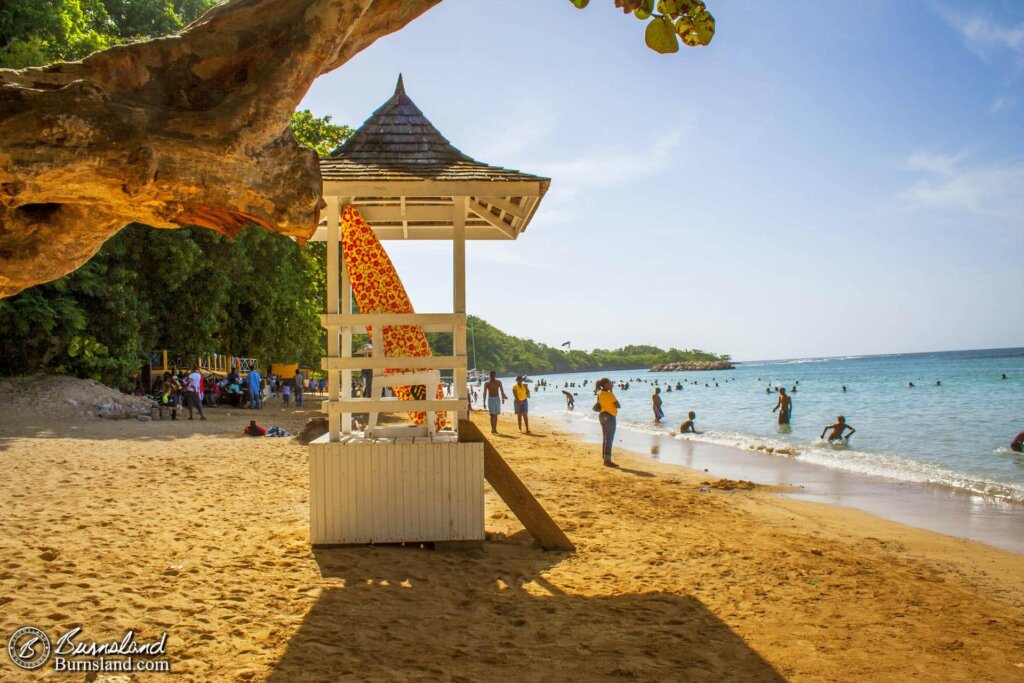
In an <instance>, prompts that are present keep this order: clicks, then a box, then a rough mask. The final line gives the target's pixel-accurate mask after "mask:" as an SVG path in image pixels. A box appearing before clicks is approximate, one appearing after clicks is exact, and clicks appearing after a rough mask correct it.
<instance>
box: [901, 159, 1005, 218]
mask: <svg viewBox="0 0 1024 683" xmlns="http://www.w3.org/2000/svg"><path fill="white" fill-rule="evenodd" d="M965 157H966V155H965V154H962V153H961V154H958V155H955V156H945V155H941V154H932V153H928V152H916V153H914V154H911V155H910V156H909V157H908V158H907V161H906V167H907V168H908V169H910V170H914V171H919V172H921V173H922V174H923V175H924V177H922V178H920V179H919V180H918V181H917V182H916V183H914V184H913V185H911V186H910V187H909V188H907V189H906V190H904V191H903V192H902V197H903V198H904V199H905V200H908V201H910V202H911V203H914V204H917V205H919V206H924V207H928V208H933V209H944V210H948V211H962V212H965V213H968V214H971V215H973V216H974V217H976V218H978V219H980V220H981V221H982V223H981V224H979V226H978V227H982V226H983V224H984V223H986V222H987V223H988V224H990V225H992V226H993V227H997V228H1001V229H1007V228H1009V229H1013V230H1024V162H1020V161H1009V162H1002V163H990V164H965V163H964V159H965Z"/></svg>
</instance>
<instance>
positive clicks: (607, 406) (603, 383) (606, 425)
mask: <svg viewBox="0 0 1024 683" xmlns="http://www.w3.org/2000/svg"><path fill="white" fill-rule="evenodd" d="M594 407H595V408H596V409H597V410H598V412H599V415H598V416H597V419H598V421H599V422H600V423H601V455H602V456H603V457H604V466H605V467H618V464H617V463H614V462H612V444H613V443H614V442H615V421H616V416H617V415H618V414H619V408H621V407H622V406H620V405H619V400H618V399H617V398H615V394H613V393H612V381H611V380H610V379H608V378H607V377H602V378H601V379H599V380H598V381H597V405H595V406H594Z"/></svg>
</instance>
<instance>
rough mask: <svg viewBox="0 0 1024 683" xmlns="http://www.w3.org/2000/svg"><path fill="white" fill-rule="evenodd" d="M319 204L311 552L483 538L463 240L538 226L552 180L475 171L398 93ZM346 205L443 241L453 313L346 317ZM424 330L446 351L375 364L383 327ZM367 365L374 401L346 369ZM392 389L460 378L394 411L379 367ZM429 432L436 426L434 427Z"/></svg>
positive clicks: (347, 153) (328, 173)
mask: <svg viewBox="0 0 1024 683" xmlns="http://www.w3.org/2000/svg"><path fill="white" fill-rule="evenodd" d="M320 170H321V174H322V176H323V182H324V188H323V189H324V192H323V194H324V200H325V201H326V202H327V208H326V211H325V212H324V217H325V221H324V222H323V223H322V224H321V227H320V228H319V229H318V230H317V232H316V234H315V235H314V237H313V239H314V240H326V242H327V313H326V315H324V316H323V321H322V322H323V326H324V327H325V328H326V329H327V357H326V358H324V359H323V363H322V366H323V368H324V369H325V370H326V371H327V383H328V388H329V389H328V400H327V401H324V403H323V410H324V412H326V413H327V415H328V423H329V431H328V433H327V434H325V435H324V436H322V437H321V438H319V439H317V440H316V441H313V442H312V443H311V444H310V458H309V461H310V475H309V482H310V536H311V539H312V543H313V544H314V545H344V544H362V543H400V542H460V541H474V542H479V541H482V540H483V538H484V496H483V493H484V446H483V444H482V443H460V442H459V440H458V434H457V430H458V420H459V419H460V418H463V419H465V418H467V417H468V402H467V395H466V389H467V387H466V240H472V239H479V240H514V239H516V238H517V237H518V236H519V235H520V233H522V232H523V230H525V229H526V226H527V224H528V223H529V222H530V219H531V218H532V217H533V214H534V212H535V211H536V209H537V205H538V204H539V203H540V200H541V198H542V197H543V196H544V193H545V192H546V191H547V188H548V185H549V183H550V181H549V179H547V178H540V177H538V176H533V175H529V174H526V173H520V172H519V171H513V170H508V169H504V168H498V167H495V166H489V165H487V164H484V163H480V162H478V161H475V160H473V159H471V158H470V157H468V156H466V155H465V154H463V153H462V152H460V151H459V150H457V149H455V148H454V147H453V146H452V145H451V143H449V142H448V140H446V139H445V138H444V136H442V135H441V133H440V132H438V130H437V129H436V128H434V126H433V125H432V124H431V123H430V121H428V120H427V118H426V117H425V116H424V115H423V112H421V111H420V110H419V108H418V107H417V106H416V105H415V104H414V103H413V102H412V100H410V99H409V97H408V96H407V95H406V94H405V89H404V87H403V84H402V78H401V76H399V78H398V84H397V86H396V88H395V93H394V95H393V96H392V97H391V99H389V100H388V101H387V102H385V103H384V104H383V105H382V106H381V107H380V108H379V109H377V111H375V112H374V113H373V114H372V115H371V116H370V118H369V119H367V121H366V123H364V124H363V125H362V127H360V128H359V130H357V131H356V132H355V134H354V135H353V136H352V137H351V138H349V139H348V140H346V141H345V142H344V143H343V144H342V145H341V146H340V147H338V149H336V150H335V151H334V152H333V153H332V154H331V155H330V156H329V157H327V158H325V159H322V160H321V161H320ZM347 205H353V206H354V207H356V208H357V209H358V210H359V212H360V213H361V214H362V216H363V218H364V219H365V220H366V221H367V223H368V224H369V225H370V227H371V228H372V229H373V231H374V233H375V234H376V235H377V237H378V238H379V239H381V240H396V239H400V240H451V242H452V257H453V290H454V297H453V302H452V312H450V313H415V314H406V315H395V314H384V313H376V312H371V311H365V312H363V311H361V312H360V313H353V312H352V288H351V283H350V282H349V279H348V274H347V272H346V270H345V267H344V261H343V259H342V258H341V256H342V253H341V249H342V246H341V239H340V225H339V223H340V215H341V211H342V210H343V208H344V207H345V206H347ZM386 325H419V326H421V327H423V329H424V331H426V332H444V333H450V334H451V335H452V349H453V351H452V355H451V356H434V357H431V358H413V357H401V356H388V357H384V355H383V352H382V350H383V348H384V347H383V343H382V340H381V335H382V332H381V329H382V326H386ZM367 327H372V329H373V349H374V353H373V355H372V356H371V357H362V358H360V357H355V356H354V354H353V352H352V335H353V334H357V333H365V332H366V329H367ZM363 369H371V370H372V371H373V373H374V375H375V377H374V381H373V384H374V386H375V389H374V395H373V396H370V397H361V398H354V397H353V396H352V372H353V370H356V371H361V370H363ZM409 369H416V370H421V371H427V372H428V373H431V374H430V375H428V376H424V377H420V376H418V375H416V376H414V375H397V377H400V378H402V379H401V380H398V381H396V382H395V383H396V384H398V385H399V386H403V385H414V384H417V383H424V382H428V381H434V382H436V381H437V374H433V373H439V372H440V371H441V370H450V371H451V372H452V374H453V377H454V383H453V385H454V389H453V397H452V398H450V399H441V400H438V399H435V398H434V396H435V394H434V389H435V388H436V385H435V386H428V387H427V394H426V397H425V399H424V400H412V401H399V400H398V399H395V398H384V397H380V396H378V395H377V390H376V387H377V386H380V385H379V384H378V383H379V382H380V381H381V380H382V379H383V377H382V376H383V373H384V371H385V370H409ZM435 411H438V412H446V413H449V418H450V419H449V421H448V424H449V425H451V430H448V429H446V430H445V431H442V432H438V433H433V428H432V422H433V421H432V420H428V421H427V424H426V425H424V426H423V427H420V428H416V427H412V426H406V427H400V428H398V429H395V428H380V427H376V428H374V427H375V425H374V427H371V430H370V432H369V433H367V431H363V432H356V431H353V429H352V419H351V416H352V414H354V413H369V414H376V413H401V412H435ZM427 425H430V427H429V428H428V426H427Z"/></svg>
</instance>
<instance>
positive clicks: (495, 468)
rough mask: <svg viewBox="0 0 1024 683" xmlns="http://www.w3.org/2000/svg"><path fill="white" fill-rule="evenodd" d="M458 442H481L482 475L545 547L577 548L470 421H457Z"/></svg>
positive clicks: (541, 545) (548, 548)
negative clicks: (482, 457)
mask: <svg viewBox="0 0 1024 683" xmlns="http://www.w3.org/2000/svg"><path fill="white" fill-rule="evenodd" d="M459 441H463V442H466V443H482V444H483V445H484V478H485V479H486V480H487V483H489V484H490V485H491V486H492V487H493V488H494V490H495V491H496V492H497V494H498V495H499V496H501V499H502V500H503V501H505V504H506V505H508V506H509V508H510V509H511V510H512V512H514V513H515V515H516V517H518V518H519V521H520V522H522V523H523V526H524V527H526V530H527V531H529V532H530V535H531V536H533V538H534V539H535V540H536V541H537V543H539V544H540V547H541V548H543V549H544V550H570V551H571V550H576V546H574V545H573V544H572V541H570V540H569V537H568V536H566V535H565V532H563V531H562V530H561V529H560V528H559V526H558V525H557V524H555V520H553V519H551V516H550V515H549V514H548V513H547V511H546V510H545V509H544V508H543V507H541V504H540V503H538V502H537V499H536V498H534V497H533V494H532V493H530V490H529V489H528V488H526V485H525V484H523V482H522V480H520V479H519V477H518V476H516V473H515V472H513V471H512V468H511V467H509V466H508V463H507V462H505V459H504V458H502V457H501V454H500V453H498V449H496V448H495V447H494V445H493V444H491V442H490V441H489V440H488V439H487V437H486V436H484V433H483V432H482V431H480V428H479V427H477V426H476V424H474V423H473V422H471V421H469V420H459Z"/></svg>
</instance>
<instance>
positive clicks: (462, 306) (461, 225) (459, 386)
mask: <svg viewBox="0 0 1024 683" xmlns="http://www.w3.org/2000/svg"><path fill="white" fill-rule="evenodd" d="M468 209H469V197H452V214H453V216H452V217H453V223H452V270H453V273H452V275H453V280H454V282H453V286H452V292H453V299H454V300H453V302H452V310H454V311H455V314H456V315H457V316H458V317H459V320H458V321H457V323H456V325H455V328H454V329H453V333H452V355H453V356H457V357H461V358H466V355H467V354H466V351H467V347H466V213H467V211H468ZM452 383H453V386H452V389H453V392H452V393H453V394H454V396H456V397H457V398H460V399H462V402H463V405H462V407H461V408H459V409H458V411H459V412H458V416H459V417H460V418H462V419H468V418H469V403H468V401H467V400H466V398H467V395H466V366H465V365H463V366H462V367H461V368H456V369H455V372H454V373H452Z"/></svg>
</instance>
